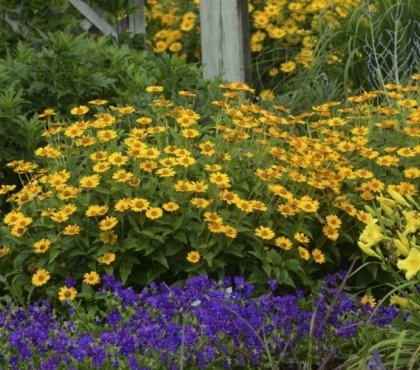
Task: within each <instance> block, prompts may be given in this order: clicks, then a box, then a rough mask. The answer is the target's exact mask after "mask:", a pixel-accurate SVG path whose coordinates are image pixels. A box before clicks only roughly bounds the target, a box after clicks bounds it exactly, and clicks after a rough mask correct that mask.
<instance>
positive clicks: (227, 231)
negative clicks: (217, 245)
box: [224, 225, 238, 239]
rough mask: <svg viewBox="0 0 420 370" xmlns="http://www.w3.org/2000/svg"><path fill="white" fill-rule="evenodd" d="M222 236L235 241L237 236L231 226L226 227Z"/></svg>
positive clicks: (236, 232)
mask: <svg viewBox="0 0 420 370" xmlns="http://www.w3.org/2000/svg"><path fill="white" fill-rule="evenodd" d="M224 234H225V235H226V236H227V237H228V238H231V239H235V238H236V237H237V236H238V230H236V229H235V228H234V227H233V226H229V225H226V226H225V231H224Z"/></svg>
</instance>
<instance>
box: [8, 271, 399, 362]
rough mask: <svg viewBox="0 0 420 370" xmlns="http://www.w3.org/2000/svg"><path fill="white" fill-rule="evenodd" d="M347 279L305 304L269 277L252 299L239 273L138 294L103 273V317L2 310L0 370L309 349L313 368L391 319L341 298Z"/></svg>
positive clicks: (281, 356) (279, 356)
mask: <svg viewBox="0 0 420 370" xmlns="http://www.w3.org/2000/svg"><path fill="white" fill-rule="evenodd" d="M345 275H346V274H340V275H337V276H329V277H327V278H326V279H325V281H324V282H323V284H322V286H321V289H320V290H319V291H318V293H317V294H316V295H315V296H313V297H309V296H308V297H306V298H305V297H304V294H303V292H301V291H297V292H296V293H295V294H289V295H284V296H278V295H276V294H275V293H274V291H275V290H276V287H277V284H276V283H275V282H274V281H269V287H270V290H271V291H270V293H268V294H265V295H262V296H259V297H258V298H251V295H252V294H253V290H254V287H253V285H252V284H250V283H248V282H247V281H245V279H244V278H242V277H235V278H226V279H225V280H223V281H219V282H216V281H214V280H211V279H209V278H208V277H206V276H198V277H195V278H191V279H189V280H188V281H187V282H186V283H185V284H183V285H180V284H178V285H176V286H172V287H170V286H167V285H166V284H161V285H157V284H151V285H150V286H148V287H146V288H144V289H143V290H142V291H141V292H140V293H136V292H135V291H134V290H133V289H132V288H124V287H123V285H122V283H121V282H119V281H117V280H116V279H115V278H114V277H113V276H111V275H105V276H104V277H103V286H102V288H101V291H102V292H103V294H104V296H105V297H106V298H107V300H108V307H107V311H106V313H104V314H103V315H101V316H87V317H84V318H83V317H82V319H80V318H81V316H80V315H81V313H80V312H79V311H78V310H76V309H75V306H71V307H70V309H69V312H70V317H69V319H68V320H67V321H63V319H61V320H58V319H57V318H56V316H55V315H54V313H53V311H52V307H51V306H50V305H49V304H48V303H46V302H42V303H40V304H35V305H32V306H30V307H29V308H28V309H22V308H18V309H16V308H14V307H10V306H6V307H2V308H1V310H0V343H3V344H2V346H6V345H7V346H8V347H9V349H10V350H9V351H7V352H6V353H3V354H2V355H1V357H0V365H1V364H2V365H3V366H5V365H8V366H10V368H11V369H20V368H22V367H21V366H22V364H23V363H26V364H28V363H31V364H33V367H32V368H42V369H57V368H61V367H62V366H65V367H66V368H79V367H78V366H81V365H82V364H84V365H86V366H92V367H93V368H130V369H157V368H171V369H178V368H179V365H180V363H181V362H182V363H183V364H184V365H188V368H190V369H191V368H201V369H204V368H208V366H211V365H214V366H216V367H218V368H235V367H236V366H241V367H242V366H251V367H252V368H257V367H259V366H263V365H264V363H265V364H267V363H271V362H272V361H275V362H277V361H279V363H281V364H288V366H289V368H296V367H297V364H299V362H300V361H301V360H305V357H304V356H306V355H307V351H308V348H311V345H310V343H312V349H313V354H312V356H313V359H312V361H313V363H314V364H319V363H320V362H322V361H324V360H325V359H326V358H327V359H328V358H331V361H339V360H340V358H342V357H341V356H342V355H343V354H342V353H341V352H340V349H341V350H342V348H344V346H345V345H346V344H347V345H350V346H351V345H354V346H357V345H358V341H359V339H360V338H361V337H363V335H367V333H368V330H370V329H371V328H384V327H388V326H389V325H393V321H394V319H395V318H396V317H397V310H396V308H395V307H393V306H380V307H374V306H375V303H374V301H373V300H371V299H365V298H364V299H362V300H360V299H358V298H355V297H352V296H351V295H350V294H348V293H345V292H344V291H343V289H342V285H343V283H342V280H343V278H345ZM67 302H69V301H67ZM76 307H77V306H76ZM361 333H362V334H361ZM363 333H364V334H363ZM350 338H351V340H350ZM364 339H366V338H364ZM308 344H309V346H308ZM302 356H303V357H302ZM343 356H345V354H344V355H343ZM344 358H345V357H344ZM25 366H26V365H25ZM28 366H29V365H28ZM107 366H108V367H107ZM29 368H31V367H28V369H29ZM283 368H284V367H283Z"/></svg>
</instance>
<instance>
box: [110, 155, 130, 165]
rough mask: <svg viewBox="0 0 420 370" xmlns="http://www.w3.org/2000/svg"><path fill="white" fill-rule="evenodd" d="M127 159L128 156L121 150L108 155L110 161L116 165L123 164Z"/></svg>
mask: <svg viewBox="0 0 420 370" xmlns="http://www.w3.org/2000/svg"><path fill="white" fill-rule="evenodd" d="M127 161H128V157H127V156H126V155H123V154H122V153H120V152H114V153H111V154H110V155H109V156H108V162H109V163H111V164H113V165H114V166H123V165H124V164H126V163H127Z"/></svg>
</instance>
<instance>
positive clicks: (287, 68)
mask: <svg viewBox="0 0 420 370" xmlns="http://www.w3.org/2000/svg"><path fill="white" fill-rule="evenodd" d="M295 69H296V63H295V62H293V61H291V60H289V61H288V62H284V63H282V64H281V65H280V70H281V71H282V72H283V73H290V72H293V71H294V70H295Z"/></svg>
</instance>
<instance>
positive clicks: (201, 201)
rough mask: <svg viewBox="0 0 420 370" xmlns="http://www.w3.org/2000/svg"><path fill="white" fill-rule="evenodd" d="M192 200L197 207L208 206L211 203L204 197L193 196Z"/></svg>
mask: <svg viewBox="0 0 420 370" xmlns="http://www.w3.org/2000/svg"><path fill="white" fill-rule="evenodd" d="M190 202H191V204H192V205H194V206H196V207H197V208H207V207H208V206H209V205H210V202H209V201H208V200H207V199H204V198H193V199H191V201H190Z"/></svg>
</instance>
